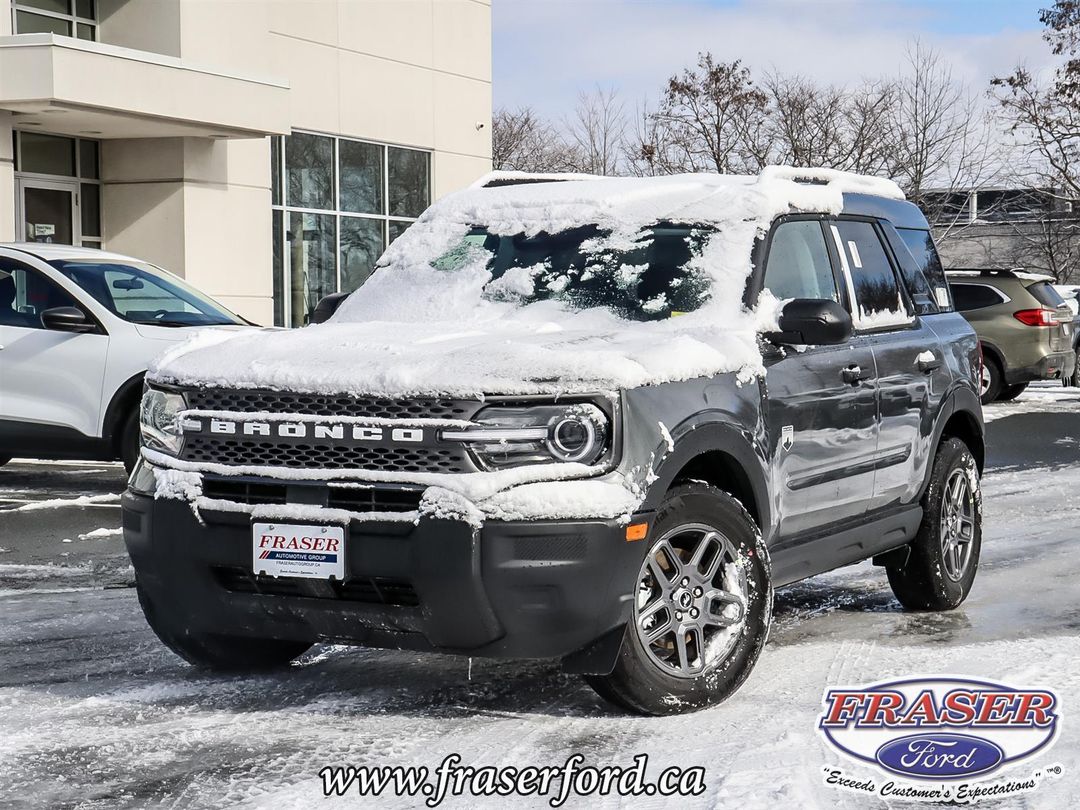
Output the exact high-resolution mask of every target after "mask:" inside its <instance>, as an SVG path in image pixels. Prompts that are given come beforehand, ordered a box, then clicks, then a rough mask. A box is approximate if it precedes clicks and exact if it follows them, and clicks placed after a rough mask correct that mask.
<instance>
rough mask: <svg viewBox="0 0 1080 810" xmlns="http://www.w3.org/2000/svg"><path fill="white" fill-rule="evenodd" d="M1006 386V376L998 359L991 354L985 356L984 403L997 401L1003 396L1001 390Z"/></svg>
mask: <svg viewBox="0 0 1080 810" xmlns="http://www.w3.org/2000/svg"><path fill="white" fill-rule="evenodd" d="M1004 387H1005V377H1004V375H1003V374H1002V372H1001V366H1000V365H999V364H998V361H997V360H996V359H995V358H994V357H992V356H990V355H989V354H988V355H986V356H985V357H984V358H983V376H982V387H981V390H980V394H981V397H982V404H983V405H989V404H990V403H991V402H996V401H997V398H998V397H1000V396H1001V390H1002V388H1004Z"/></svg>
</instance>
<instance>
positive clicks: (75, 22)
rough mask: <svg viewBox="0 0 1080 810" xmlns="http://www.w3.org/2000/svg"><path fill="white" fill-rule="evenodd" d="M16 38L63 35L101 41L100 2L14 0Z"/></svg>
mask: <svg viewBox="0 0 1080 810" xmlns="http://www.w3.org/2000/svg"><path fill="white" fill-rule="evenodd" d="M11 6H12V18H13V22H14V29H13V30H14V32H15V33H16V34H59V35H60V36H62V37H78V38H79V39H89V40H96V39H97V2H96V0H14V2H13V3H12V4H11Z"/></svg>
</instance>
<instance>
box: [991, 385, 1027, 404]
mask: <svg viewBox="0 0 1080 810" xmlns="http://www.w3.org/2000/svg"><path fill="white" fill-rule="evenodd" d="M1027 387H1028V384H1027V383H1017V384H1016V385H1009V386H1006V387H1005V388H1004V389H1003V390H1002V392H1001V393H1000V394H998V402H1008V401H1009V400H1010V399H1016V398H1017V397H1018V396H1020V395H1021V394H1022V393H1024V391H1026V390H1027Z"/></svg>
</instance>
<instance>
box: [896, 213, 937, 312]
mask: <svg viewBox="0 0 1080 810" xmlns="http://www.w3.org/2000/svg"><path fill="white" fill-rule="evenodd" d="M886 233H888V229H886ZM895 233H896V235H897V236H899V237H900V240H901V241H902V242H903V244H902V245H896V244H894V245H893V251H894V252H895V253H896V255H897V258H899V259H900V272H901V274H902V275H903V277H904V282H905V283H906V284H907V287H908V291H909V292H910V293H911V297H912V298H915V299H916V310H917V311H918V313H919V314H920V315H926V314H930V313H932V312H941V311H946V310H949V309H952V303H951V301H950V298H949V282H948V281H947V280H946V279H945V269H944V268H943V267H942V266H941V258H940V256H938V252H937V247H936V246H935V245H934V239H933V237H931V236H930V232H929V231H922V230H917V229H915V228H897V229H896V230H895ZM890 238H891V235H890ZM908 257H910V258H911V259H912V262H910V263H909V262H907V261H905V259H907V258H908ZM921 295H926V296H928V297H929V299H930V304H929V305H927V304H926V303H924V302H921V301H919V300H918V296H921Z"/></svg>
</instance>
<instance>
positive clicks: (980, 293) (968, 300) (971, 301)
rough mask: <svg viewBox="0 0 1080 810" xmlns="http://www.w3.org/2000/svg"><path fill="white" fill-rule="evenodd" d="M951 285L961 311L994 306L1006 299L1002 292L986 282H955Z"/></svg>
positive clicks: (954, 298) (957, 306)
mask: <svg viewBox="0 0 1080 810" xmlns="http://www.w3.org/2000/svg"><path fill="white" fill-rule="evenodd" d="M951 286H952V294H953V300H954V301H956V308H957V309H958V310H960V311H961V312H971V311H972V310H975V309H984V308H985V307H992V306H995V305H996V304H1000V303H1002V302H1003V301H1004V300H1005V299H1004V298H1002V297H1001V293H999V292H998V291H997V290H995V289H994V288H993V287H989V286H987V285H985V284H962V283H961V284H957V283H955V282H954V283H953V284H952V285H951Z"/></svg>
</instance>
